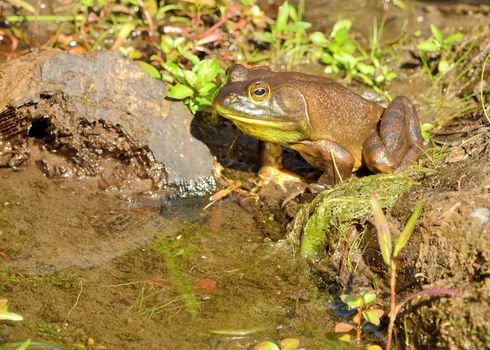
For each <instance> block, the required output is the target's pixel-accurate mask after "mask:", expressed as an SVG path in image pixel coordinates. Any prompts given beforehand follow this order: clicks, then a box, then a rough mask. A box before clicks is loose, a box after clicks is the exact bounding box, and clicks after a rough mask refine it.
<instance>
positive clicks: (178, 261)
mask: <svg viewBox="0 0 490 350" xmlns="http://www.w3.org/2000/svg"><path fill="white" fill-rule="evenodd" d="M151 248H152V249H154V250H155V251H157V252H158V253H160V254H161V255H162V256H163V258H164V263H165V266H166V267H167V269H168V272H169V274H170V278H171V280H172V284H173V285H174V287H175V289H176V290H177V292H178V293H179V295H180V297H181V298H182V300H183V302H184V305H185V307H186V310H187V312H189V314H191V316H193V317H194V316H196V315H197V313H198V304H199V302H198V300H197V297H196V295H195V294H194V293H193V292H192V285H191V283H190V282H189V279H188V278H187V276H186V274H185V272H184V270H183V267H182V266H183V264H184V263H185V262H186V261H187V260H188V259H189V257H190V256H191V255H192V253H193V252H195V251H196V249H197V247H196V246H195V245H194V244H192V243H191V242H189V241H187V240H185V239H184V238H181V239H176V238H174V237H161V238H159V239H158V240H156V241H155V242H154V243H153V244H152V246H151Z"/></svg>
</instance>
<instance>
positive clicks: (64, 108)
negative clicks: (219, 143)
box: [0, 51, 215, 197]
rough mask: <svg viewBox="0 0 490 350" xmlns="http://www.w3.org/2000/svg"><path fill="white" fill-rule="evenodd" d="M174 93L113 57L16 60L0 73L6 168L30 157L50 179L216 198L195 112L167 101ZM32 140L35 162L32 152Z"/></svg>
mask: <svg viewBox="0 0 490 350" xmlns="http://www.w3.org/2000/svg"><path fill="white" fill-rule="evenodd" d="M167 91H168V90H167V88H166V87H165V85H164V84H163V83H162V82H161V81H158V80H155V79H152V78H151V77H150V76H149V75H148V74H147V73H145V72H144V71H142V70H141V68H140V67H139V66H138V65H137V64H135V63H133V62H132V61H130V60H128V59H126V58H124V57H123V56H121V55H120V54H118V53H116V52H111V51H107V52H97V53H91V54H83V55H80V54H73V53H69V52H61V51H46V52H42V53H40V54H30V55H27V56H24V57H22V58H19V59H17V60H13V61H10V62H8V63H6V64H4V65H3V66H1V67H0V142H1V143H0V159H1V164H0V165H2V166H9V167H13V168H17V167H19V166H21V164H22V162H23V161H25V160H26V159H30V160H31V161H36V162H38V163H39V164H40V168H41V169H43V171H44V172H45V173H46V174H47V175H48V176H52V177H56V176H58V177H70V176H71V174H73V175H74V176H77V177H84V176H98V177H100V181H99V182H100V186H101V187H103V188H105V189H117V190H124V191H129V192H135V191H136V192H140V191H149V190H151V191H155V190H159V191H160V192H161V193H164V194H165V195H168V196H179V197H189V196H199V195H204V194H207V193H210V192H212V191H213V190H214V189H215V180H214V177H213V171H214V166H213V158H212V156H211V154H210V152H209V150H208V149H207V147H206V146H205V145H204V144H203V143H201V142H200V141H198V140H197V139H195V138H194V137H193V136H192V135H191V132H190V125H191V121H192V118H193V116H192V114H191V113H190V112H189V111H188V110H187V108H185V106H184V105H183V104H182V103H181V102H175V101H170V100H166V99H165V96H166V94H167ZM28 136H30V137H28ZM35 144H37V146H38V147H39V148H40V149H41V151H42V152H41V153H42V154H41V156H39V157H38V158H37V159H36V158H35V159H33V155H32V154H31V155H30V157H29V154H30V153H32V152H28V151H26V148H31V149H32V148H33V147H34V145H35ZM26 145H27V146H26ZM16 150H19V151H18V152H16ZM20 153H21V154H20ZM34 153H36V154H37V153H39V152H34ZM47 153H50V154H56V155H57V156H59V155H61V156H62V157H53V156H50V155H49V154H47ZM26 154H27V156H26ZM54 158H56V160H55V161H54V160H53V159H54ZM61 159H64V160H65V161H66V164H61V163H60V162H62V161H61ZM136 183H138V184H136Z"/></svg>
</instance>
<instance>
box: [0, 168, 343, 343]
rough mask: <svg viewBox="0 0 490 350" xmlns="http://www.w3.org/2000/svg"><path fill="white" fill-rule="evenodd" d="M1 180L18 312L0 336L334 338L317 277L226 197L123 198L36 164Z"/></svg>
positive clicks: (6, 261)
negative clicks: (55, 176)
mask: <svg viewBox="0 0 490 350" xmlns="http://www.w3.org/2000/svg"><path fill="white" fill-rule="evenodd" d="M0 178H1V179H2V181H0V205H1V210H0V247H1V248H0V251H1V253H2V257H3V259H2V261H1V265H0V295H2V297H5V298H7V299H8V300H9V307H10V310H11V311H13V312H17V313H20V314H22V315H23V316H24V318H25V320H24V321H23V322H18V323H8V324H2V328H1V333H0V335H1V341H2V342H15V341H21V340H24V339H27V338H30V339H32V340H36V341H41V342H44V341H46V342H48V343H49V344H64V345H65V346H67V348H71V346H73V345H74V344H84V345H87V344H92V343H91V342H92V341H93V342H94V344H95V345H94V347H95V348H97V347H96V346H105V347H106V348H108V349H244V348H248V347H249V346H250V345H252V344H254V343H256V342H258V341H260V340H264V339H273V340H277V341H279V340H281V339H283V338H286V337H299V338H301V339H302V341H303V343H304V345H305V346H308V347H310V348H314V349H321V348H332V347H331V346H334V345H333V344H334V343H335V342H334V340H333V339H335V335H333V334H332V330H333V327H334V321H333V320H331V319H330V316H329V314H328V310H327V309H326V307H325V305H324V303H325V300H324V296H323V295H322V293H320V291H319V290H318V284H317V283H316V282H317V281H316V279H315V277H314V276H312V275H310V274H309V273H308V272H307V271H306V269H305V267H304V266H302V265H301V264H300V263H299V262H298V261H296V260H295V259H294V258H293V255H292V253H291V251H289V250H288V248H287V247H285V246H283V245H281V244H278V243H273V242H269V241H268V240H267V239H264V236H263V235H262V234H261V231H260V225H259V224H258V223H257V222H256V221H255V219H254V217H253V216H252V215H251V214H249V213H247V212H246V211H245V210H243V209H242V208H241V207H239V206H238V205H237V204H236V203H235V202H234V201H228V202H226V203H224V204H222V205H215V206H212V207H210V208H208V209H206V210H203V209H202V208H203V206H204V205H205V204H206V203H207V201H206V200H196V199H190V200H185V201H179V202H173V203H165V204H164V205H163V206H161V205H160V202H159V200H158V199H155V198H149V197H147V198H138V199H134V200H132V201H128V200H121V199H119V198H117V197H116V196H115V195H112V194H108V193H104V192H102V191H99V190H98V189H97V186H96V183H95V181H87V180H70V181H64V180H63V181H52V180H50V179H47V178H46V177H45V176H43V175H42V173H41V171H40V170H39V169H38V168H37V167H36V166H35V165H33V164H31V165H29V166H28V167H27V168H24V169H22V170H20V171H17V172H14V171H11V170H6V169H0ZM90 339H92V340H90ZM40 346H41V345H40ZM340 346H342V345H335V346H334V348H339V347H340ZM48 348H49V347H48ZM99 348H101V349H102V348H103V347H99Z"/></svg>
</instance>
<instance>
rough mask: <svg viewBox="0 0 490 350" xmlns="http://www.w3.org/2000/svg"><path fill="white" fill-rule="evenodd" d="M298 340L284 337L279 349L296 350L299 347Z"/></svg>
mask: <svg viewBox="0 0 490 350" xmlns="http://www.w3.org/2000/svg"><path fill="white" fill-rule="evenodd" d="M299 343H300V340H299V339H298V338H285V339H283V340H282V341H281V344H279V345H280V346H281V350H296V349H298V347H299Z"/></svg>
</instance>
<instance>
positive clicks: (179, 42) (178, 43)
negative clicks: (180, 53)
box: [173, 36, 186, 48]
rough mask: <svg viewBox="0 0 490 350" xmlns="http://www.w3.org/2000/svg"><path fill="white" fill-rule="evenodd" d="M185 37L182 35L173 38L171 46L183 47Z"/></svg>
mask: <svg viewBox="0 0 490 350" xmlns="http://www.w3.org/2000/svg"><path fill="white" fill-rule="evenodd" d="M185 40H186V39H185V38H184V37H183V36H178V37H176V38H175V39H174V43H173V47H175V48H178V47H183V46H184V44H185Z"/></svg>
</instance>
